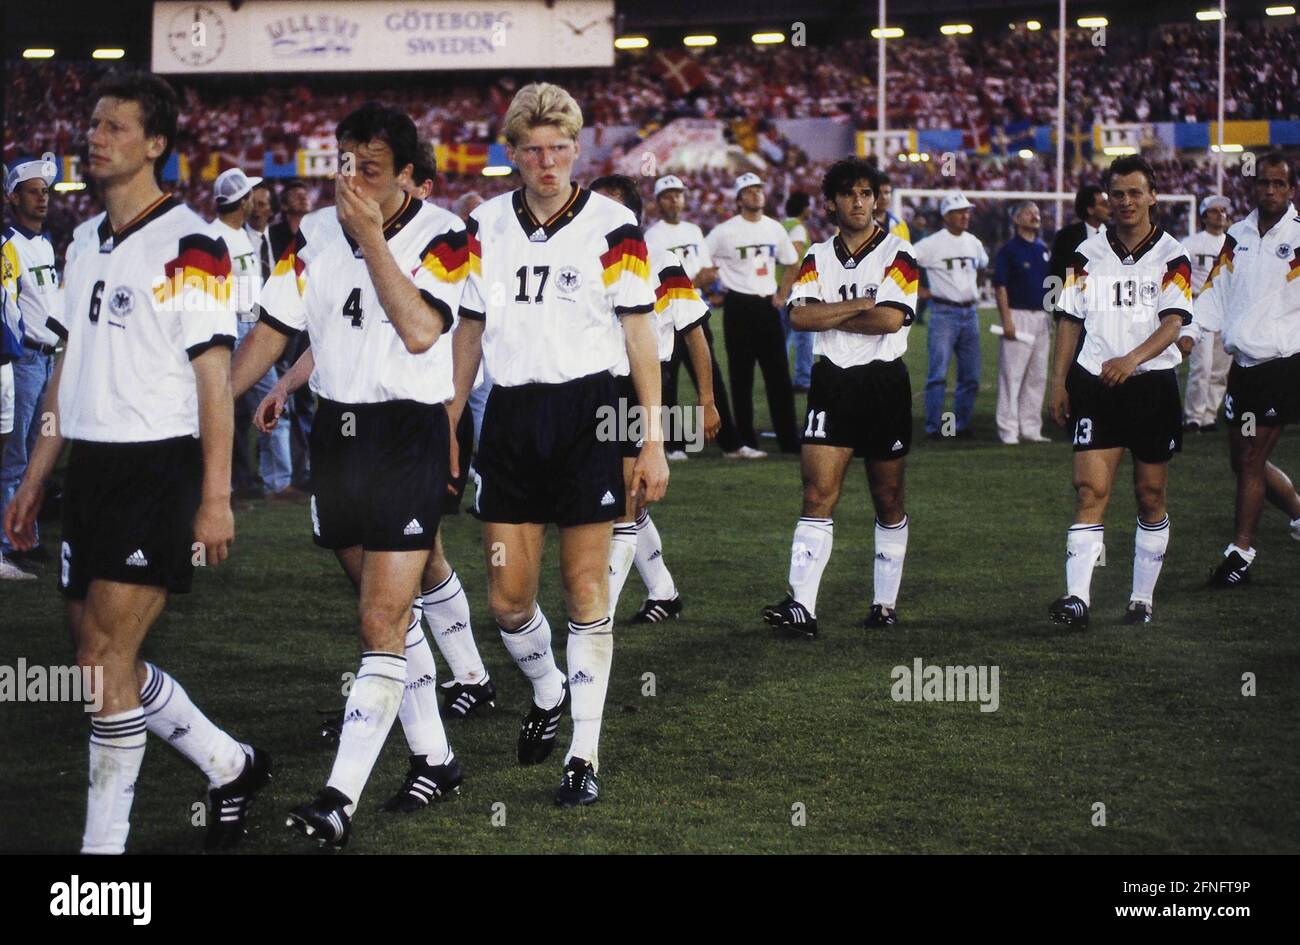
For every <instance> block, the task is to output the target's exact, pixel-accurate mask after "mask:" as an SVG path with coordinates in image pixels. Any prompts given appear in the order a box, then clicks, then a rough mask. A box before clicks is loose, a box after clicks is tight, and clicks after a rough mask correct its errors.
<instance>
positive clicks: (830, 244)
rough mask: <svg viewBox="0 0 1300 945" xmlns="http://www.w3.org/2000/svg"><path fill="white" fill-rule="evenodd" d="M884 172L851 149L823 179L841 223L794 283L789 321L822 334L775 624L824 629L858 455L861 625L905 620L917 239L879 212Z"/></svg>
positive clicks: (772, 615) (772, 614)
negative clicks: (899, 232) (862, 535)
mask: <svg viewBox="0 0 1300 945" xmlns="http://www.w3.org/2000/svg"><path fill="white" fill-rule="evenodd" d="M880 183H881V175H880V172H879V171H878V170H876V167H875V165H874V164H871V163H869V162H867V161H863V160H861V159H859V158H848V159H846V160H843V161H839V162H837V163H836V164H834V165H833V166H832V167H831V168H830V170H829V171H827V172H826V176H825V177H824V178H823V179H822V199H823V200H824V201H825V207H826V215H827V216H828V217H829V218H830V219H831V221H832V222H834V224H835V225H836V226H837V227H838V228H839V233H838V234H837V235H836V236H834V237H833V238H831V239H829V240H826V241H824V242H821V243H817V244H816V245H814V246H813V247H812V248H811V249H810V250H809V251H808V254H807V255H806V256H805V257H804V260H803V264H802V265H801V266H800V267H799V272H798V275H797V276H796V277H795V281H794V287H793V288H792V289H791V292H790V324H791V326H792V327H794V328H797V329H799V330H801V331H811V332H815V333H816V335H815V339H814V350H815V352H816V353H817V354H818V355H820V359H819V360H818V361H817V363H816V364H815V365H813V370H812V387H811V389H810V390H809V392H808V412H807V416H806V418H805V424H804V430H803V449H802V465H803V487H804V489H803V510H802V514H801V516H800V518H799V522H798V524H797V525H796V526H795V530H794V541H793V544H792V547H791V550H790V591H789V593H788V594H787V595H786V598H785V600H783V601H781V602H780V603H778V604H773V605H772V606H770V607H765V608H764V609H763V619H764V620H765V621H767V623H768V624H770V625H771V626H774V627H779V628H781V629H783V630H786V631H789V632H792V633H796V634H800V635H802V636H806V637H814V636H816V635H817V616H816V614H817V592H818V590H819V588H820V586H821V579H822V572H823V571H825V569H826V563H827V562H828V561H829V560H830V555H831V542H832V536H833V531H832V529H833V521H832V519H831V516H832V514H834V511H835V506H836V504H837V503H838V502H839V498H840V491H841V489H843V487H844V476H845V474H846V473H847V472H848V468H849V464H850V463H851V462H852V461H853V458H854V457H855V456H860V457H862V458H863V459H864V460H865V461H866V467H867V482H868V484H869V485H870V488H871V501H872V504H873V505H874V506H875V511H876V536H875V537H876V545H875V547H876V554H875V573H874V576H873V577H874V579H873V585H874V599H873V601H872V605H871V612H870V614H869V615H868V616H867V618H866V620H865V621H864V622H863V626H864V627H867V628H872V627H888V626H893V625H895V624H897V623H898V611H897V602H898V589H899V585H900V584H901V583H902V578H903V559H904V558H905V557H906V555H907V536H908V521H907V514H906V512H904V510H903V465H904V459H903V457H905V456H906V455H907V453H908V450H909V448H910V446H911V442H912V385H911V380H910V379H909V377H908V373H907V366H906V365H905V364H904V363H903V354H904V352H905V351H906V350H907V329H908V326H909V325H911V323H912V318H913V316H914V314H915V312H916V295H917V277H918V274H919V273H918V270H917V265H916V260H915V259H914V258H913V256H912V246H911V244H910V243H908V242H907V241H906V240H904V239H900V238H899V237H897V236H895V235H894V234H892V233H889V232H887V231H886V230H884V229H883V228H882V227H881V226H880V225H879V224H878V223H877V222H876V220H875V216H874V211H875V201H876V194H877V192H878V188H879V187H880Z"/></svg>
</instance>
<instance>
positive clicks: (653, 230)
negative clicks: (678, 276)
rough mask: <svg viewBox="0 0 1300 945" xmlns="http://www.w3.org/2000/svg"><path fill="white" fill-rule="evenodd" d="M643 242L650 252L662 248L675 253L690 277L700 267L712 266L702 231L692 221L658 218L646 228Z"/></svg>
mask: <svg viewBox="0 0 1300 945" xmlns="http://www.w3.org/2000/svg"><path fill="white" fill-rule="evenodd" d="M645 243H646V246H648V247H650V251H651V252H655V251H656V250H664V251H666V252H670V253H674V254H676V256H677V258H678V259H680V260H681V261H682V268H684V269H685V270H686V274H687V275H688V276H690V277H691V279H694V278H695V277H696V276H697V275H699V273H700V270H701V269H709V268H711V267H712V266H713V257H712V256H711V255H709V247H708V246H707V245H706V244H705V242H704V231H703V230H701V229H700V228H699V227H698V226H696V225H695V224H694V223H687V222H686V221H685V220H680V221H678V222H677V223H668V222H667V221H665V220H660V221H659V222H658V223H654V224H652V225H651V226H649V227H647V228H646V231H645Z"/></svg>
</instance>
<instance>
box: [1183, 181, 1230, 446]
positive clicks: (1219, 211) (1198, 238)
mask: <svg viewBox="0 0 1300 945" xmlns="http://www.w3.org/2000/svg"><path fill="white" fill-rule="evenodd" d="M1231 209H1232V204H1231V203H1230V202H1229V201H1228V198H1227V197H1218V196H1215V197H1206V198H1205V199H1204V200H1202V201H1201V208H1200V210H1201V229H1199V230H1197V231H1196V232H1195V233H1192V234H1191V235H1190V236H1188V237H1187V238H1186V239H1184V240H1183V248H1184V249H1186V250H1187V257H1188V258H1189V259H1190V260H1191V261H1192V299H1193V304H1195V299H1196V298H1197V297H1198V296H1199V295H1200V294H1201V292H1202V290H1203V289H1204V288H1205V283H1206V282H1207V281H1208V280H1209V278H1210V270H1211V269H1212V268H1213V267H1214V261H1215V260H1216V259H1218V258H1219V251H1220V250H1222V249H1223V241H1224V240H1225V239H1226V238H1227V235H1228V226H1229V225H1230V224H1231V223H1232V220H1231V219H1230V218H1229V217H1228V212H1229V211H1230V210H1231ZM1231 367H1232V355H1230V354H1229V353H1228V352H1227V349H1225V348H1224V347H1223V338H1222V337H1221V336H1216V337H1213V338H1210V337H1207V338H1206V339H1205V341H1204V343H1203V344H1198V345H1196V347H1194V348H1193V349H1192V353H1191V355H1190V357H1188V359H1187V387H1186V389H1185V390H1184V392H1183V430H1184V431H1186V432H1188V433H1198V432H1202V433H1204V432H1210V431H1212V430H1213V429H1214V428H1215V420H1216V419H1217V418H1218V416H1219V405H1220V404H1222V403H1223V395H1224V394H1225V393H1227V390H1228V369H1229V368H1231Z"/></svg>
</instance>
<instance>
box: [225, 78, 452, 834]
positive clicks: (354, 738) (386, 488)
mask: <svg viewBox="0 0 1300 945" xmlns="http://www.w3.org/2000/svg"><path fill="white" fill-rule="evenodd" d="M335 137H336V138H337V139H338V142H339V154H340V167H341V168H342V170H343V171H344V172H343V173H340V174H339V176H338V177H337V178H336V180H335V200H336V202H337V203H336V207H337V213H338V219H339V223H340V225H341V230H340V231H339V232H338V234H337V235H336V236H334V237H326V238H325V239H324V240H323V241H322V242H321V243H320V245H313V243H312V240H311V236H312V234H310V233H304V232H303V231H302V230H301V229H300V230H299V233H298V235H297V237H296V239H295V240H294V242H293V244H291V246H290V247H289V248H287V249H286V250H285V251H284V253H283V254H282V255H281V258H280V259H279V260H278V261H277V263H276V267H275V271H274V273H273V274H272V276H271V278H270V279H269V280H267V283H266V286H265V287H264V288H263V290H262V311H261V313H260V317H259V321H258V325H257V327H256V328H254V329H253V333H252V334H250V335H249V336H248V338H247V339H246V340H245V342H244V344H243V345H241V346H240V348H239V351H238V352H237V354H236V357H235V366H234V370H233V386H234V388H235V392H236V393H237V394H238V393H242V392H243V391H244V390H246V389H247V388H248V387H250V386H251V385H252V383H253V382H254V380H256V378H258V377H260V376H261V375H262V374H263V373H264V372H265V371H266V369H267V368H268V367H269V366H270V365H271V364H272V363H273V362H274V361H275V359H276V358H277V357H279V356H280V354H281V352H283V350H284V347H285V345H286V343H287V342H288V339H289V337H290V336H292V335H294V334H295V333H296V332H298V331H301V330H303V329H306V330H307V331H308V333H309V335H310V337H311V346H312V353H313V357H314V358H315V369H314V370H313V372H312V375H311V385H312V389H313V390H314V391H315V392H316V394H317V395H318V397H319V398H320V406H319V408H318V411H317V414H316V420H315V423H314V425H313V427H312V442H311V448H312V455H311V467H312V497H311V517H312V531H313V535H314V538H315V541H316V543H317V544H318V545H320V546H322V547H325V548H329V549H331V550H333V551H334V553H335V555H336V556H337V557H338V559H339V563H340V564H341V565H342V566H343V568H344V570H345V571H346V572H347V574H348V576H349V577H350V578H351V579H352V582H353V584H354V586H356V587H358V588H359V591H360V603H359V608H358V609H359V618H360V630H361V640H362V643H363V645H364V648H365V649H364V652H363V653H362V655H361V667H360V669H359V670H358V672H357V679H356V682H355V683H354V684H353V686H352V689H351V691H350V693H349V694H348V698H347V704H346V707H345V713H344V721H343V728H342V732H341V734H340V736H339V747H338V753H337V755H336V757H335V761H334V767H333V770H332V771H331V773H330V776H329V780H328V782H327V784H326V787H325V789H324V790H323V791H322V792H321V793H320V794H319V795H318V796H317V797H316V798H315V799H314V800H312V801H310V802H309V803H306V804H302V805H300V806H298V807H296V808H294V809H293V810H292V811H291V812H290V814H289V819H288V825H289V826H291V827H293V828H294V829H295V830H297V831H299V832H301V833H303V834H305V835H306V836H308V837H313V838H315V839H317V840H319V841H320V842H322V843H324V844H326V845H328V846H332V847H341V846H343V845H344V844H346V842H347V840H348V837H349V834H350V832H351V819H352V817H353V815H354V813H355V811H356V807H357V803H358V801H359V800H360V797H361V792H362V789H363V788H364V787H365V784H366V781H367V780H368V778H369V776H370V772H371V770H372V768H373V767H374V764H375V761H376V759H377V758H378V756H379V752H380V750H381V749H382V748H383V744H384V741H385V739H386V738H387V736H388V732H389V729H390V728H391V727H392V724H393V721H394V720H395V719H396V718H397V716H398V714H399V711H400V710H402V709H406V710H409V711H415V712H420V713H421V715H422V717H421V718H418V719H407V718H404V719H403V723H404V728H405V730H406V733H407V738H408V740H409V741H410V742H411V745H412V754H411V759H410V767H409V770H408V774H407V785H406V786H404V788H403V790H402V791H399V794H398V795H397V796H395V797H394V798H393V799H392V800H393V802H400V801H401V800H402V795H404V794H405V795H408V796H409V795H410V793H411V791H410V789H411V788H412V787H413V786H414V785H415V784H416V783H417V782H418V783H419V785H420V786H421V787H422V788H423V789H424V792H427V795H428V796H433V797H442V796H446V795H447V794H449V793H451V792H454V791H455V790H456V789H457V788H458V786H459V784H460V782H461V780H462V777H463V776H462V774H461V771H460V765H459V764H458V762H457V761H456V758H455V756H454V754H453V753H452V750H451V747H450V746H449V745H448V743H447V736H446V732H445V731H444V729H443V726H442V721H441V719H440V718H439V716H438V712H437V702H436V700H431V706H432V708H431V711H427V712H423V711H421V709H422V706H428V705H430V703H424V702H421V701H418V700H404V699H403V693H404V692H405V690H406V684H407V682H408V679H409V673H410V666H409V665H408V660H409V659H410V658H412V656H414V657H415V658H416V659H418V660H419V661H420V663H421V665H423V666H424V667H425V670H424V671H425V672H428V673H429V674H430V675H432V673H433V672H434V664H433V658H432V654H431V652H430V651H429V645H428V641H427V640H426V639H425V637H424V633H423V631H422V630H421V629H420V628H419V627H418V625H417V626H416V627H415V628H414V629H415V630H416V631H418V634H416V635H417V637H418V639H416V640H414V641H412V642H413V643H414V644H415V646H414V647H413V648H412V650H407V648H406V644H407V639H408V633H410V631H411V621H410V616H411V612H412V604H413V601H414V598H415V595H416V594H417V592H418V591H419V582H420V576H421V574H422V573H423V571H424V567H425V565H426V564H427V562H428V559H429V552H430V550H431V549H432V548H433V544H434V536H435V535H436V533H437V530H438V523H439V521H440V518H441V512H442V496H443V493H444V491H445V490H446V488H447V464H448V462H449V460H450V446H449V441H450V428H449V427H448V425H447V413H446V408H445V407H444V406H443V402H444V401H446V400H448V399H449V398H450V397H451V394H452V384H451V346H450V344H449V341H450V339H449V338H447V339H444V338H442V335H443V333H444V332H446V331H448V330H449V329H450V328H451V327H452V324H453V322H454V318H455V316H454V312H455V310H456V307H457V306H458V305H459V302H460V289H461V284H462V281H463V273H464V271H465V268H466V267H467V265H468V251H467V248H466V242H465V233H464V227H463V225H462V224H461V223H460V221H459V220H457V219H456V218H455V217H453V216H452V215H451V214H449V213H446V212H445V211H442V210H439V209H438V208H437V207H434V206H432V205H431V204H426V203H423V202H421V201H418V200H415V199H414V198H412V197H411V196H410V194H409V193H407V192H406V190H404V189H403V187H402V183H403V182H404V181H409V178H410V175H411V167H412V164H413V162H414V160H415V159H416V156H417V154H418V138H417V136H416V131H415V125H414V123H413V122H412V121H411V119H410V118H409V117H408V116H406V115H405V114H403V113H401V112H399V111H395V110H394V109H391V108H387V107H385V106H382V105H379V104H377V103H374V102H371V103H367V104H366V105H363V106H362V107H361V108H359V109H357V110H356V111H354V112H353V113H351V114H350V115H348V116H347V117H346V118H344V119H343V120H342V121H341V122H340V123H339V125H338V127H337V129H336V130H335ZM349 165H351V166H349ZM348 170H352V171H354V173H347V171H348ZM300 280H301V281H302V282H303V283H304V285H303V286H302V287H301V288H300V285H299V282H300ZM412 800H414V799H413V798H412ZM385 806H386V807H389V806H390V805H385ZM418 806H423V804H419V805H418ZM403 809H407V808H405V807H404V808H403Z"/></svg>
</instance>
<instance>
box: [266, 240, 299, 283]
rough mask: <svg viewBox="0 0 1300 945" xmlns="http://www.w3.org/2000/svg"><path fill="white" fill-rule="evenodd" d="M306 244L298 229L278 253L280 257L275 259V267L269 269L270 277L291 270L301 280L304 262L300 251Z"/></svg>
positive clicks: (281, 274)
mask: <svg viewBox="0 0 1300 945" xmlns="http://www.w3.org/2000/svg"><path fill="white" fill-rule="evenodd" d="M306 246H307V238H306V237H305V236H303V235H302V231H301V230H299V231H298V232H297V233H295V234H294V235H293V239H291V240H290V241H289V243H288V245H287V246H285V248H284V251H283V252H281V253H280V258H279V259H277V260H276V261H275V268H273V269H272V270H271V275H272V277H274V276H283V275H285V274H286V273H288V272H290V271H292V272H293V274H294V275H295V276H297V277H298V279H299V280H301V279H302V272H303V269H305V268H306V264H305V263H304V262H303V261H302V251H303V250H304V249H305V248H306Z"/></svg>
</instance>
